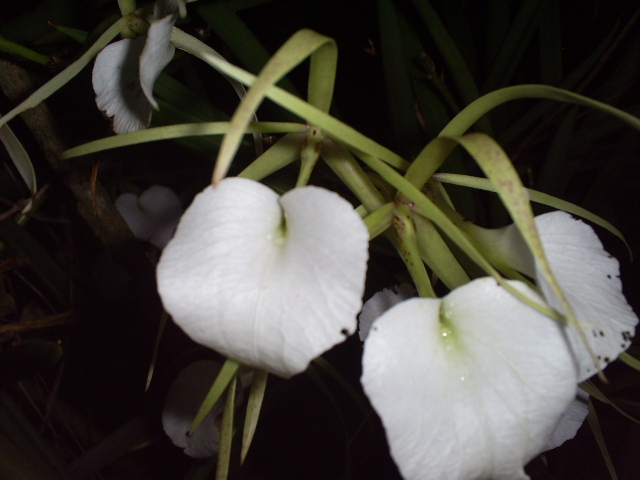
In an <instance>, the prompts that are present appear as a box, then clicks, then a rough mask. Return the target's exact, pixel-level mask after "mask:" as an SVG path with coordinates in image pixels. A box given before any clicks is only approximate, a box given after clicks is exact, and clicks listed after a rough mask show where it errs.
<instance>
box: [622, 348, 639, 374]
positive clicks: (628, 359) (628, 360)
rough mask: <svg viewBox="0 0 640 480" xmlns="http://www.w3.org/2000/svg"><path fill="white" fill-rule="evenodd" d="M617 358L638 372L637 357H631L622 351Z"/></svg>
mask: <svg viewBox="0 0 640 480" xmlns="http://www.w3.org/2000/svg"><path fill="white" fill-rule="evenodd" d="M618 358H619V359H620V360H622V361H623V362H624V363H626V364H627V365H629V366H630V367H631V368H633V369H635V370H637V371H639V372H640V360H638V359H637V358H635V357H632V356H631V355H629V354H628V353H626V352H622V353H621V354H620V356H619V357H618Z"/></svg>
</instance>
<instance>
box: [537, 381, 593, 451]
mask: <svg viewBox="0 0 640 480" xmlns="http://www.w3.org/2000/svg"><path fill="white" fill-rule="evenodd" d="M588 414H589V394H588V393H587V392H585V391H584V390H582V389H581V388H578V392H577V393H576V398H575V399H574V400H573V402H571V405H569V408H568V409H567V411H566V412H564V413H563V414H562V418H560V423H558V425H557V426H556V428H555V429H554V430H553V433H552V434H551V438H550V439H549V441H548V442H547V447H546V448H545V450H551V449H553V448H557V447H559V446H560V445H562V444H563V443H564V442H566V441H567V440H571V439H572V438H573V437H575V436H576V433H578V430H579V429H580V427H581V426H582V424H583V423H584V419H585V418H587V415H588Z"/></svg>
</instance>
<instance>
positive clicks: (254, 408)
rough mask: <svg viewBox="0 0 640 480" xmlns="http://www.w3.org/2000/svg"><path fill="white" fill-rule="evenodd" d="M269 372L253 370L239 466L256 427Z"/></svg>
mask: <svg viewBox="0 0 640 480" xmlns="http://www.w3.org/2000/svg"><path fill="white" fill-rule="evenodd" d="M268 376H269V372H267V371H266V370H254V372H253V380H252V381H251V390H250V391H249V400H247V415H246V416H245V417H244V429H243V431H242V451H241V453H240V464H243V463H244V459H245V458H246V456H247V453H248V452H249V447H250V446H251V441H252V440H253V435H254V434H255V432H256V427H257V426H258V419H259V418H260V409H261V408H262V400H263V399H264V392H265V390H266V389H267V378H268Z"/></svg>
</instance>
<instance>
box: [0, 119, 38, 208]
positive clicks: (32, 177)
mask: <svg viewBox="0 0 640 480" xmlns="http://www.w3.org/2000/svg"><path fill="white" fill-rule="evenodd" d="M0 117H1V115H0ZM0 141H1V142H2V144H3V145H4V148H6V149H7V153H8V154H9V156H10V157H11V160H12V161H13V164H14V165H15V167H16V169H17V170H18V173H19V174H20V176H21V177H22V179H23V180H24V183H25V184H26V185H27V188H28V189H29V191H30V192H31V194H32V195H35V194H36V192H37V191H38V185H37V181H36V172H35V170H34V169H33V164H32V163H31V158H29V154H28V153H27V151H26V150H25V149H24V147H23V146H22V143H21V142H20V140H18V137H16V136H15V134H14V133H13V130H11V127H9V125H3V126H2V127H0ZM32 203H33V202H32V201H31V200H30V201H29V203H28V204H27V205H26V206H25V207H24V208H23V209H22V213H26V212H28V211H29V210H31V206H32Z"/></svg>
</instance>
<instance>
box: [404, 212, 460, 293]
mask: <svg viewBox="0 0 640 480" xmlns="http://www.w3.org/2000/svg"><path fill="white" fill-rule="evenodd" d="M412 218H413V223H414V225H415V228H416V232H417V234H418V236H417V238H418V251H419V252H420V257H421V258H422V260H423V261H424V262H425V263H426V264H427V265H428V266H429V268H431V270H433V272H434V273H435V274H436V275H437V276H438V278H439V279H440V280H442V282H443V283H444V284H445V285H446V286H447V288H448V289H449V290H453V289H455V288H457V287H459V286H461V285H464V284H465V283H469V282H470V281H471V279H470V278H469V275H467V272H465V271H464V269H463V268H462V266H461V265H460V263H459V262H458V260H456V257H455V256H454V255H453V253H451V250H450V249H449V246H448V245H447V244H446V242H445V241H444V239H443V238H442V236H441V235H440V232H438V230H437V229H436V228H435V227H434V225H433V224H432V223H431V222H430V221H429V220H427V219H426V218H423V217H421V216H420V215H413V216H412Z"/></svg>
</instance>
